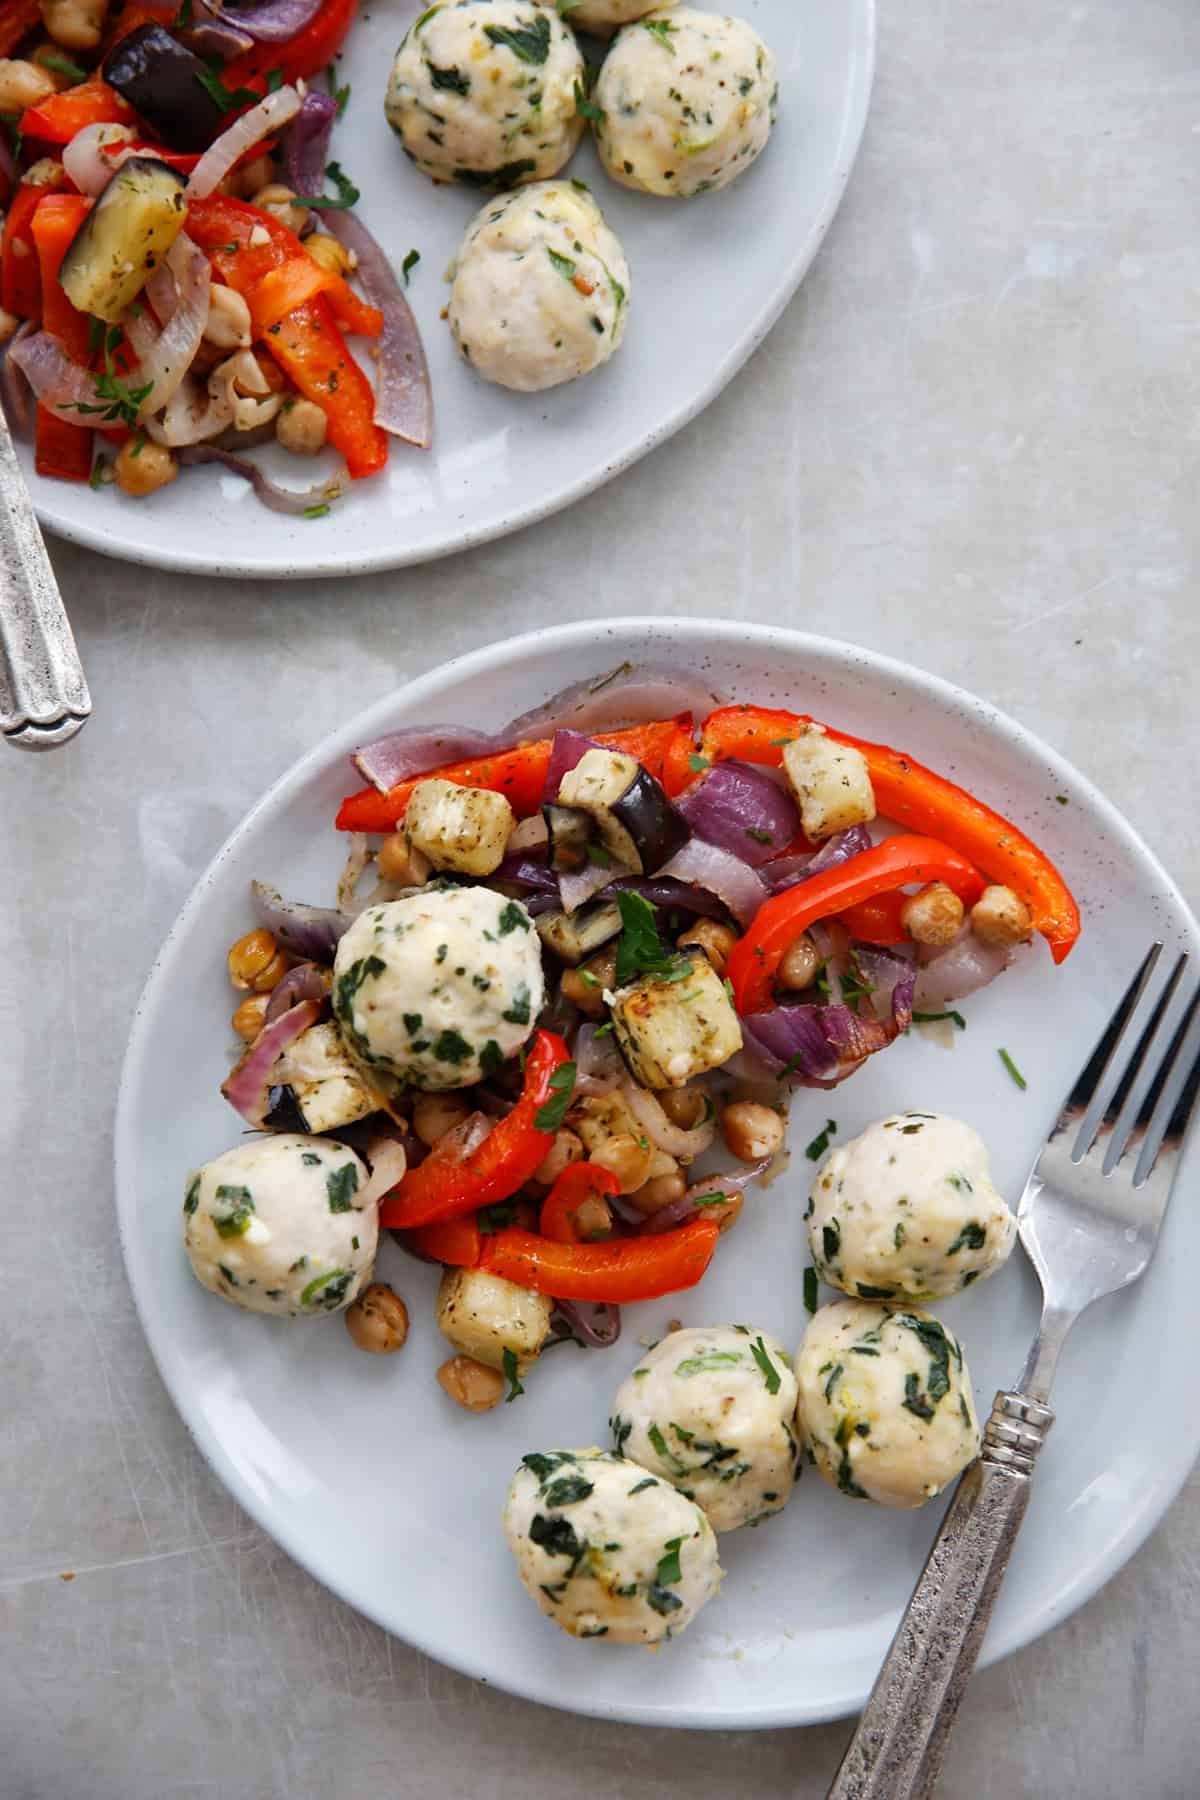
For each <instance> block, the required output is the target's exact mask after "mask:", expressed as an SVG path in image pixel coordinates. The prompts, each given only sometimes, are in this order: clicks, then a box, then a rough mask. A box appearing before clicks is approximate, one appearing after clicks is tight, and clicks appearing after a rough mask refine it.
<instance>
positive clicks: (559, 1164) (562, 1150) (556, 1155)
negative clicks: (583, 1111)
mask: <svg viewBox="0 0 1200 1800" xmlns="http://www.w3.org/2000/svg"><path fill="white" fill-rule="evenodd" d="M582 1155H583V1145H582V1143H581V1142H580V1140H579V1138H578V1137H577V1135H576V1134H575V1132H573V1131H556V1132H555V1134H554V1142H553V1143H552V1144H551V1146H550V1148H549V1150H547V1152H546V1154H545V1156H544V1157H543V1158H542V1160H541V1162H540V1163H539V1164H538V1166H537V1168H536V1169H535V1170H534V1175H533V1179H534V1180H535V1181H540V1182H541V1184H542V1186H543V1187H553V1186H554V1183H555V1182H556V1181H557V1180H558V1178H559V1176H560V1175H561V1174H562V1172H563V1170H564V1169H566V1168H569V1167H570V1165H571V1164H572V1163H575V1162H578V1161H579V1160H580V1158H581V1157H582Z"/></svg>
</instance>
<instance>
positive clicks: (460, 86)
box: [425, 59, 471, 94]
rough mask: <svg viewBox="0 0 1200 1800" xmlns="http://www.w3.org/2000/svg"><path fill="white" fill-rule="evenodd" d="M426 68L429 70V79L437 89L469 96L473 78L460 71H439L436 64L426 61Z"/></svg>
mask: <svg viewBox="0 0 1200 1800" xmlns="http://www.w3.org/2000/svg"><path fill="white" fill-rule="evenodd" d="M425 67H426V68H427V69H428V70H429V78H430V80H431V81H432V83H433V85H434V87H435V88H441V89H443V90H446V91H448V92H449V93H451V94H469V93H470V91H471V77H470V76H469V75H464V74H463V73H462V71H461V70H460V69H439V68H438V66H437V64H436V63H431V62H430V61H429V60H428V59H426V63H425Z"/></svg>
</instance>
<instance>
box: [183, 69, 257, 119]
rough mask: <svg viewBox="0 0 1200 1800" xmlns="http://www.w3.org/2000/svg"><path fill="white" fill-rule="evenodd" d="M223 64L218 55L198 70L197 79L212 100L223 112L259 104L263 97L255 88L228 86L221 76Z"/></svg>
mask: <svg viewBox="0 0 1200 1800" xmlns="http://www.w3.org/2000/svg"><path fill="white" fill-rule="evenodd" d="M220 68H221V64H220V62H219V60H218V59H217V58H216V57H212V58H210V59H209V61H208V62H206V63H205V65H204V67H203V68H202V69H199V70H197V72H196V80H197V81H198V82H199V83H200V86H201V87H202V88H203V89H204V91H205V93H206V94H207V95H208V97H209V99H210V100H213V101H215V102H216V104H217V106H219V107H220V109H221V111H222V112H223V113H227V112H236V111H237V109H238V107H239V106H257V105H258V103H259V101H260V100H261V99H262V95H261V94H256V93H255V91H254V89H253V88H244V87H240V88H227V87H226V86H225V83H224V82H223V81H222V80H221V76H220V73H219V71H220Z"/></svg>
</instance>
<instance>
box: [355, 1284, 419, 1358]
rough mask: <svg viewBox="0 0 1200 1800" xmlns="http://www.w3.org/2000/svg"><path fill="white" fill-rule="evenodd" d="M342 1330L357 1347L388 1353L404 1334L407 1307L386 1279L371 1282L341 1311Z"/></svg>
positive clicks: (377, 1353)
mask: <svg viewBox="0 0 1200 1800" xmlns="http://www.w3.org/2000/svg"><path fill="white" fill-rule="evenodd" d="M344 1317H345V1320H346V1330H347V1331H348V1332H349V1333H350V1336H351V1337H352V1338H353V1339H354V1341H355V1343H356V1344H357V1345H358V1347H359V1349H360V1350H369V1351H370V1352H371V1354H372V1355H373V1356H389V1355H390V1354H391V1352H392V1351H393V1350H399V1349H401V1348H402V1347H403V1344H404V1340H405V1338H406V1337H407V1336H408V1308H407V1307H406V1306H405V1304H404V1302H403V1300H402V1299H401V1298H400V1296H399V1294H397V1293H394V1292H393V1291H392V1289H391V1288H390V1287H389V1286H388V1284H387V1282H386V1281H373V1282H372V1283H371V1285H370V1287H365V1288H364V1289H363V1291H362V1293H361V1294H360V1295H359V1296H358V1299H357V1300H355V1301H354V1302H353V1304H352V1305H350V1306H348V1307H347V1308H346V1311H345V1315H344Z"/></svg>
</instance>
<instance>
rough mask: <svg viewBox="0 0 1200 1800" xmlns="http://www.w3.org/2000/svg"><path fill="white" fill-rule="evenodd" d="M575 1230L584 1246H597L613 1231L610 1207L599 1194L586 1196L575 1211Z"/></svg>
mask: <svg viewBox="0 0 1200 1800" xmlns="http://www.w3.org/2000/svg"><path fill="white" fill-rule="evenodd" d="M575 1229H576V1231H577V1232H578V1233H579V1235H580V1237H581V1238H582V1239H583V1241H584V1243H585V1244H599V1243H602V1242H603V1241H604V1239H605V1238H610V1237H611V1236H612V1231H613V1215H612V1207H611V1206H610V1205H609V1204H608V1201H607V1200H605V1199H604V1198H603V1196H602V1195H600V1194H587V1195H585V1196H584V1198H583V1199H582V1200H581V1201H580V1202H579V1205H578V1206H577V1207H576V1209H575Z"/></svg>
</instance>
